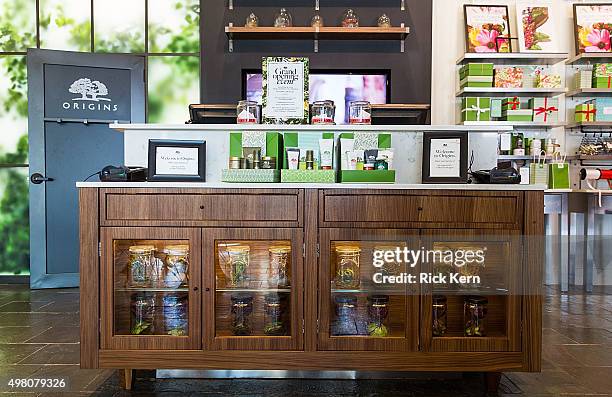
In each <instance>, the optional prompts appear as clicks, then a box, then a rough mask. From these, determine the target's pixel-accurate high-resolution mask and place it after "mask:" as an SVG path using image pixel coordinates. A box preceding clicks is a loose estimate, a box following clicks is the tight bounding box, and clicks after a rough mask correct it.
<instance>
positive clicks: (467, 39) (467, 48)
mask: <svg viewBox="0 0 612 397" xmlns="http://www.w3.org/2000/svg"><path fill="white" fill-rule="evenodd" d="M482 7H491V8H503V9H505V11H506V23H507V24H508V37H505V38H506V39H507V40H508V52H501V53H500V52H499V46H498V44H499V42H498V40H496V41H495V50H496V52H497V53H500V54H509V53H512V40H511V37H512V30H511V29H510V13H509V11H508V6H507V5H503V4H464V5H463V34H464V37H465V52H466V53H472V51H470V37H469V32H468V26H469V25H468V12H467V10H468V8H482Z"/></svg>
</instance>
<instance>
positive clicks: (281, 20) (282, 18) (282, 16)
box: [274, 8, 293, 28]
mask: <svg viewBox="0 0 612 397" xmlns="http://www.w3.org/2000/svg"><path fill="white" fill-rule="evenodd" d="M291 26H293V18H292V17H291V14H289V12H288V11H287V10H286V9H285V8H281V10H280V11H279V13H278V14H276V16H275V17H274V27H275V28H289V27H291Z"/></svg>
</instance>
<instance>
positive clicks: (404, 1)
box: [230, 0, 406, 11]
mask: <svg viewBox="0 0 612 397" xmlns="http://www.w3.org/2000/svg"><path fill="white" fill-rule="evenodd" d="M230 1H232V0H230ZM400 10H402V11H406V0H402V1H401V4H400Z"/></svg>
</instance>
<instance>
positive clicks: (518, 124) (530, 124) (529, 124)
mask: <svg viewBox="0 0 612 397" xmlns="http://www.w3.org/2000/svg"><path fill="white" fill-rule="evenodd" d="M461 125H465V126H472V125H473V126H476V125H487V126H510V127H514V128H520V129H523V130H525V129H547V128H557V127H565V123H538V122H535V121H463V122H462V123H461Z"/></svg>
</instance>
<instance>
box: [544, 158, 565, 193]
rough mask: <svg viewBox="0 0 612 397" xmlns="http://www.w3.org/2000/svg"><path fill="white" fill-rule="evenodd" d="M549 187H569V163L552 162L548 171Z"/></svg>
mask: <svg viewBox="0 0 612 397" xmlns="http://www.w3.org/2000/svg"><path fill="white" fill-rule="evenodd" d="M548 188H549V189H569V188H570V174H569V164H568V163H552V164H550V171H549V173H548Z"/></svg>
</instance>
